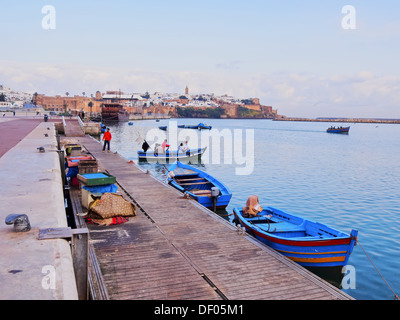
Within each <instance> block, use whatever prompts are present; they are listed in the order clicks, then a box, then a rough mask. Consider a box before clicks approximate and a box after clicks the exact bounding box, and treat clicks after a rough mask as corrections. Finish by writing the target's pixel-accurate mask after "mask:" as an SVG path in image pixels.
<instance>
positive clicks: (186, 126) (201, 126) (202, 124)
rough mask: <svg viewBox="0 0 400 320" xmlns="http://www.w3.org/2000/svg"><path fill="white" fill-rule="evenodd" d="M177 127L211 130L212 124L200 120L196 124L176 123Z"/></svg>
mask: <svg viewBox="0 0 400 320" xmlns="http://www.w3.org/2000/svg"><path fill="white" fill-rule="evenodd" d="M178 128H181V129H197V130H203V129H208V130H211V129H212V126H207V125H205V124H204V123H202V122H200V123H199V124H198V125H186V124H181V125H178Z"/></svg>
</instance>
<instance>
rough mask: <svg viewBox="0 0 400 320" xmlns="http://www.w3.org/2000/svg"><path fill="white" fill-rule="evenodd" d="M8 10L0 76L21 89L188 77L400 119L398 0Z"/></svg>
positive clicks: (247, 92)
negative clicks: (379, 0) (351, 9)
mask: <svg viewBox="0 0 400 320" xmlns="http://www.w3.org/2000/svg"><path fill="white" fill-rule="evenodd" d="M349 7H350V8H353V9H354V12H352V11H349V10H348V8H349ZM49 8H50V9H51V8H53V9H54V13H53V12H52V11H51V10H50V9H49ZM2 13H3V15H2V19H1V20H0V28H1V30H2V48H1V49H0V50H1V51H0V52H1V53H0V84H2V85H4V86H7V87H11V88H13V89H14V90H19V91H25V92H31V93H33V92H36V91H37V92H39V93H43V94H46V95H56V94H60V95H64V94H65V92H69V93H70V95H74V94H77V95H78V94H79V95H80V94H82V92H86V93H87V94H88V95H90V94H95V92H96V91H97V90H99V91H101V92H105V91H108V90H119V89H120V90H121V91H124V92H138V93H144V92H146V91H148V92H155V91H159V92H171V93H182V94H184V92H185V91H184V90H185V87H186V86H188V87H189V90H190V93H191V94H202V93H214V94H216V95H224V94H228V95H231V96H234V97H236V98H239V99H240V98H243V99H245V98H260V102H261V103H262V104H263V105H271V106H273V108H274V109H277V110H278V113H279V114H283V115H286V116H289V117H374V118H400V90H399V89H400V65H399V64H398V63H397V59H398V56H400V41H399V40H400V20H399V19H398V15H399V13H400V2H398V1H394V0H391V1H389V0H386V1H385V0H384V1H381V2H376V1H372V0H364V1H361V0H354V1H330V2H323V3H321V2H319V1H311V0H309V1H285V3H283V2H279V3H278V2H276V1H266V0H259V1H256V0H249V1H242V0H241V1H239V0H236V1H235V0H231V1H227V0H219V1H218V0H217V1H209V0H204V1H201V2H198V1H181V0H167V1H161V0H154V1H140V0H137V1H123V0H120V1H115V2H111V1H105V0H100V1H85V2H84V3H82V2H79V1H76V0H71V1H68V2H66V1H60V0H57V1H50V2H43V1H27V0H20V1H10V0H4V1H2ZM53 14H54V15H53ZM52 22H54V24H52ZM346 25H347V26H348V28H346Z"/></svg>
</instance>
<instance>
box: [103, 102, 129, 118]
mask: <svg viewBox="0 0 400 320" xmlns="http://www.w3.org/2000/svg"><path fill="white" fill-rule="evenodd" d="M101 118H102V120H103V121H121V122H122V121H129V113H128V112H127V111H126V110H125V109H124V107H123V105H121V104H119V103H104V104H102V106H101Z"/></svg>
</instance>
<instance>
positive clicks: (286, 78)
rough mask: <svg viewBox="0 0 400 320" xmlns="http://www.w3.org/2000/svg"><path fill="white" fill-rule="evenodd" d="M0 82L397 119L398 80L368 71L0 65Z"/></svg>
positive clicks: (53, 90)
mask: <svg viewBox="0 0 400 320" xmlns="http://www.w3.org/2000/svg"><path fill="white" fill-rule="evenodd" d="M0 79H1V80H0V81H1V82H2V83H0V84H3V85H5V86H8V87H11V88H14V89H16V90H22V91H27V92H31V93H33V92H35V91H37V92H39V93H44V94H47V95H55V94H64V93H65V92H67V91H68V92H69V93H70V95H73V94H81V93H82V92H83V91H85V92H86V93H87V94H91V93H93V94H94V93H95V92H96V91H97V90H100V91H102V92H105V91H106V90H118V89H121V90H122V91H126V92H145V91H149V92H155V91H161V92H173V93H184V89H185V87H186V85H188V86H189V90H190V93H193V94H195V93H215V94H217V95H222V94H229V95H232V96H235V97H237V98H255V97H258V98H260V99H261V103H262V104H265V105H272V106H273V107H274V108H277V109H278V112H279V113H280V114H283V115H286V116H289V117H290V116H293V117H296V116H298V117H320V116H346V117H386V118H400V77H398V76H388V75H375V74H373V73H372V72H370V71H368V70H363V71H360V72H358V73H357V74H345V75H331V76H326V77H321V76H317V75H314V74H308V73H279V74H256V75H248V74H247V75H246V74H240V75H239V74H235V73H234V72H227V73H225V72H220V73H208V72H187V71H173V72H167V71H147V70H139V69H136V70H129V69H121V68H104V67H96V66H80V65H68V64H65V65H62V64H58V65H45V64H39V63H20V62H18V63H17V62H10V61H0Z"/></svg>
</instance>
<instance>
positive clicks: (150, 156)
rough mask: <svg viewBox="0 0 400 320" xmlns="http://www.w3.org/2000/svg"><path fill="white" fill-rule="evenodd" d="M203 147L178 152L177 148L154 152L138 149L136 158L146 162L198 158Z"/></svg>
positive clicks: (204, 149) (201, 153) (203, 150)
mask: <svg viewBox="0 0 400 320" xmlns="http://www.w3.org/2000/svg"><path fill="white" fill-rule="evenodd" d="M206 149H207V147H205V148H198V149H190V150H189V151H187V152H183V153H182V152H181V153H178V151H177V150H174V151H168V150H167V151H166V152H165V153H156V152H154V151H147V152H144V151H138V159H139V161H147V162H164V163H166V162H173V161H176V160H179V161H187V160H189V161H190V160H194V159H196V158H197V159H199V158H200V157H201V156H202V155H203V153H204V152H205V151H206Z"/></svg>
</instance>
